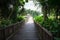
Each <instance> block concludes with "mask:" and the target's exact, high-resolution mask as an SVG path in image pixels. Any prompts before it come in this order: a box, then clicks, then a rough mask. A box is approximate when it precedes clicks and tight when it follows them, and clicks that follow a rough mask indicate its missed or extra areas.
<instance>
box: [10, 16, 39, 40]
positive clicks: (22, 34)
mask: <svg viewBox="0 0 60 40" xmlns="http://www.w3.org/2000/svg"><path fill="white" fill-rule="evenodd" d="M9 40H39V38H38V32H37V29H36V27H35V24H34V22H33V18H32V17H31V16H29V18H28V21H26V22H25V23H24V24H23V26H22V28H20V29H19V31H18V32H17V33H16V34H15V35H14V36H13V37H12V38H10V39H9Z"/></svg>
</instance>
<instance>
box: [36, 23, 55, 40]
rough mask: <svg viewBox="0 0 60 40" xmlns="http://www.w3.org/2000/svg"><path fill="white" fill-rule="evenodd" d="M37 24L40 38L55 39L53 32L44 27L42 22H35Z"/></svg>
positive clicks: (44, 39) (45, 39) (43, 39)
mask: <svg viewBox="0 0 60 40" xmlns="http://www.w3.org/2000/svg"><path fill="white" fill-rule="evenodd" d="M35 25H36V27H37V29H38V33H39V37H40V40H54V37H53V35H52V33H51V32H49V31H48V30H47V29H45V28H44V27H42V26H41V25H40V24H38V23H37V22H35Z"/></svg>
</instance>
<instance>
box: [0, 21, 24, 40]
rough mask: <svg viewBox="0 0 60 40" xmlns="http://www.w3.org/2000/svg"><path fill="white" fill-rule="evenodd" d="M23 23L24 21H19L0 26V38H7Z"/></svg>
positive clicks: (3, 39)
mask: <svg viewBox="0 0 60 40" xmlns="http://www.w3.org/2000/svg"><path fill="white" fill-rule="evenodd" d="M23 23H24V21H21V22H18V23H16V24H12V25H9V26H8V27H6V28H0V40H8V39H9V38H10V37H11V36H13V35H14V34H15V33H16V32H17V31H18V30H19V28H20V27H21V26H22V24H23Z"/></svg>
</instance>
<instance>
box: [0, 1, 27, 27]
mask: <svg viewBox="0 0 60 40" xmlns="http://www.w3.org/2000/svg"><path fill="white" fill-rule="evenodd" d="M25 2H28V0H25V1H24V0H0V27H5V26H6V25H10V24H13V23H16V22H18V21H21V20H23V19H24V17H23V16H22V13H24V4H25Z"/></svg>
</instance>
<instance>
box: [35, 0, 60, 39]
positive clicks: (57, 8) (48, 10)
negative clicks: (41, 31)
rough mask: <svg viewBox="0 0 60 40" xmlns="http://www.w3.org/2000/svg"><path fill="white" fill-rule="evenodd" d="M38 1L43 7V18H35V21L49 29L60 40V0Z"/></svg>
mask: <svg viewBox="0 0 60 40" xmlns="http://www.w3.org/2000/svg"><path fill="white" fill-rule="evenodd" d="M36 1H37V2H39V3H38V4H40V6H42V12H43V13H42V14H43V16H37V17H35V21H36V22H38V23H39V24H41V25H42V26H43V27H45V28H46V29H48V30H49V31H50V32H51V33H52V34H53V35H54V36H55V37H58V38H60V32H59V31H60V27H59V26H60V5H59V4H60V0H36ZM34 3H35V2H34ZM35 4H36V3H35Z"/></svg>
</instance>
